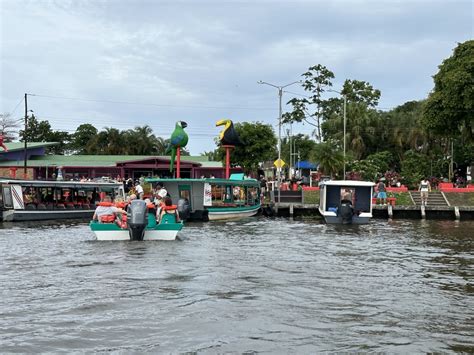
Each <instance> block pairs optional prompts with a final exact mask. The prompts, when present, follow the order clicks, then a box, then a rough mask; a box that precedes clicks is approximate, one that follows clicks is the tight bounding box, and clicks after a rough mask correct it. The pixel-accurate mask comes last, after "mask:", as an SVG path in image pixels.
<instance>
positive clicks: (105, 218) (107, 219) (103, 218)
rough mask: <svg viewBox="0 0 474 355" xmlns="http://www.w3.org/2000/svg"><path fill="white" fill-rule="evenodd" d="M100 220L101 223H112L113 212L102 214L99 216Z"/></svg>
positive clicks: (113, 218)
mask: <svg viewBox="0 0 474 355" xmlns="http://www.w3.org/2000/svg"><path fill="white" fill-rule="evenodd" d="M99 219H100V221H101V222H102V223H113V222H114V221H115V215H113V214H104V215H102V216H100V218H99Z"/></svg>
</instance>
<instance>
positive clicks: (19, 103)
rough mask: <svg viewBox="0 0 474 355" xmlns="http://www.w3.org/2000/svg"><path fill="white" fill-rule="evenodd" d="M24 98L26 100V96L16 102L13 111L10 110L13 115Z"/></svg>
mask: <svg viewBox="0 0 474 355" xmlns="http://www.w3.org/2000/svg"><path fill="white" fill-rule="evenodd" d="M23 100H25V98H24V97H22V98H21V100H20V102H18V103H17V104H16V106H15V108H14V109H13V110H12V111H10V112H8V113H9V114H10V115H11V116H13V114H14V113H15V111H16V110H17V108H18V106H20V104H21V103H22V102H23Z"/></svg>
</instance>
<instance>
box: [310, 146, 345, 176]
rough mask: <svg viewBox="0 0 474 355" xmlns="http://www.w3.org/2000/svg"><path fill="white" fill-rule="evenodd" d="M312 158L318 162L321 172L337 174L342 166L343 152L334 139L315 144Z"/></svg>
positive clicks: (331, 174)
mask: <svg viewBox="0 0 474 355" xmlns="http://www.w3.org/2000/svg"><path fill="white" fill-rule="evenodd" d="M312 160H313V161H316V162H319V169H320V170H321V172H322V173H323V174H327V175H330V176H335V175H337V174H338V173H339V172H340V171H342V169H343V167H344V155H343V152H342V150H341V148H340V146H339V145H338V144H337V142H334V141H326V142H323V143H319V144H317V145H316V147H315V150H314V155H313V157H312Z"/></svg>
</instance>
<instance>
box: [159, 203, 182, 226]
mask: <svg viewBox="0 0 474 355" xmlns="http://www.w3.org/2000/svg"><path fill="white" fill-rule="evenodd" d="M164 204H165V205H164V206H163V207H162V208H161V212H160V220H159V223H161V221H163V218H164V217H165V216H166V215H172V216H174V218H175V223H178V222H179V221H180V219H179V213H178V207H176V206H175V205H173V202H172V201H171V198H169V197H165V199H164Z"/></svg>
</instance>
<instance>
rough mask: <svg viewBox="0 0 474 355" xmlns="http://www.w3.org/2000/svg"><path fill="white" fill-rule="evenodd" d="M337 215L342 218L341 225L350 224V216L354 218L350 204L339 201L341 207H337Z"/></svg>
mask: <svg viewBox="0 0 474 355" xmlns="http://www.w3.org/2000/svg"><path fill="white" fill-rule="evenodd" d="M339 215H340V216H341V218H342V224H351V223H352V216H354V208H353V207H352V203H350V202H346V201H341V207H339Z"/></svg>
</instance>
